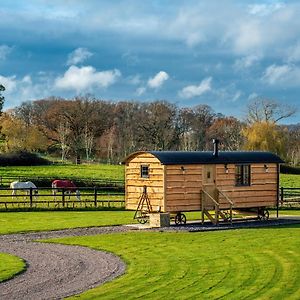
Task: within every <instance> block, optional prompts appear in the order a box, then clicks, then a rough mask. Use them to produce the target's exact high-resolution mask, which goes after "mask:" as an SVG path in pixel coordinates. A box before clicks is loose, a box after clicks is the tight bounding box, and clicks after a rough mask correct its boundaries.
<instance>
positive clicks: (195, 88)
mask: <svg viewBox="0 0 300 300" xmlns="http://www.w3.org/2000/svg"><path fill="white" fill-rule="evenodd" d="M211 82H212V77H207V78H205V79H203V80H202V81H201V82H200V84H199V85H189V86H186V87H184V88H183V89H182V90H181V91H180V92H179V96H180V97H182V98H187V99H188V98H193V97H196V96H201V95H202V94H204V93H206V92H209V91H210V90H211Z"/></svg>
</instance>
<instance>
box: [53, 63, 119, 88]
mask: <svg viewBox="0 0 300 300" xmlns="http://www.w3.org/2000/svg"><path fill="white" fill-rule="evenodd" d="M120 76H121V72H120V71H119V70H117V69H115V70H108V71H101V72H97V71H96V69H95V68H93V67H92V66H84V67H81V68H80V67H76V66H71V67H70V68H69V69H68V70H67V71H66V72H65V74H64V75H63V76H62V77H58V78H56V80H55V83H54V84H55V87H56V88H58V89H65V90H75V91H77V92H83V91H87V90H90V89H91V88H93V87H100V88H106V87H108V86H110V85H112V84H114V83H115V82H116V81H117V79H118V78H119V77H120Z"/></svg>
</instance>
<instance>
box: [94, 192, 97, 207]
mask: <svg viewBox="0 0 300 300" xmlns="http://www.w3.org/2000/svg"><path fill="white" fill-rule="evenodd" d="M94 203H95V207H97V188H96V187H94Z"/></svg>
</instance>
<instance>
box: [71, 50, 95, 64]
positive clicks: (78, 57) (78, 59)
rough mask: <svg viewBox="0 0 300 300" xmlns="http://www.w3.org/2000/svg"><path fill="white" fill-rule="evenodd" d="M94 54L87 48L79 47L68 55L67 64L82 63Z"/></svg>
mask: <svg viewBox="0 0 300 300" xmlns="http://www.w3.org/2000/svg"><path fill="white" fill-rule="evenodd" d="M92 55H93V53H92V52H90V51H88V50H87V49H86V48H77V49H75V50H74V51H73V52H71V53H70V54H69V55H68V61H67V65H68V66H71V65H77V64H78V63H82V62H84V61H85V60H87V59H88V58H90V57H91V56H92Z"/></svg>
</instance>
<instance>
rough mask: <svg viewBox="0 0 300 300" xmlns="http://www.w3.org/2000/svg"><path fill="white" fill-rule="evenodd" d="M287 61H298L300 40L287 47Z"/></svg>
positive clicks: (299, 57)
mask: <svg viewBox="0 0 300 300" xmlns="http://www.w3.org/2000/svg"><path fill="white" fill-rule="evenodd" d="M287 56H288V58H287V61H288V62H299V61H300V42H298V43H297V44H296V45H294V46H293V47H290V48H289V49H288V55H287Z"/></svg>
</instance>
